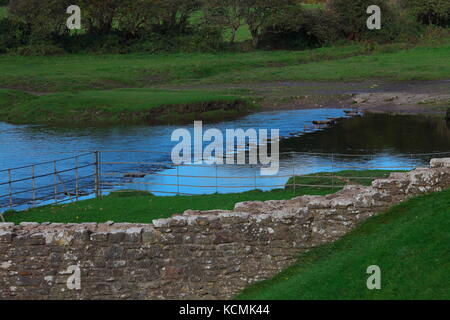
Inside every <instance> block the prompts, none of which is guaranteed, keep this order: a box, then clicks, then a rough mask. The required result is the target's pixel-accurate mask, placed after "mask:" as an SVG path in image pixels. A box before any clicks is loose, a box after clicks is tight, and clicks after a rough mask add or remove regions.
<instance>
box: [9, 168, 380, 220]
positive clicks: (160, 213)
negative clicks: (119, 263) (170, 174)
mask: <svg viewBox="0 0 450 320" xmlns="http://www.w3.org/2000/svg"><path fill="white" fill-rule="evenodd" d="M338 174H339V175H340V176H343V175H346V176H353V177H357V176H359V177H386V176H387V174H388V172H387V171H376V170H372V171H345V172H342V173H338ZM310 179H311V178H307V177H297V183H299V184H307V183H309V182H310ZM316 184H317V185H330V179H326V180H321V181H317V182H316ZM342 185H343V184H342ZM342 185H341V186H342ZM339 189H340V188H339V186H338V185H337V187H336V188H334V189H332V188H328V187H314V188H312V187H301V188H297V189H296V192H294V191H293V190H273V191H269V192H262V191H250V192H244V193H231V194H212V195H199V196H173V197H157V196H148V195H141V194H139V193H138V195H136V193H135V192H130V193H127V194H125V196H121V195H122V194H121V193H112V194H110V195H109V196H106V197H103V198H100V199H92V200H86V201H80V202H77V203H72V204H67V205H57V206H45V207H38V208H35V209H31V210H28V211H23V212H13V213H11V212H9V213H6V214H5V219H6V221H8V222H15V223H20V222H23V221H33V222H48V221H51V222H65V223H70V222H74V223H75V222H106V221H109V220H111V221H114V222H141V223H151V222H152V220H153V219H159V218H167V217H169V216H171V215H173V214H175V213H183V212H184V211H185V210H188V209H192V210H212V209H226V210H229V209H233V208H234V205H235V203H237V202H241V201H266V200H284V199H291V198H293V197H295V196H300V195H305V194H314V195H325V194H330V193H333V192H336V191H337V190H339ZM130 203H132V204H133V205H132V206H130Z"/></svg>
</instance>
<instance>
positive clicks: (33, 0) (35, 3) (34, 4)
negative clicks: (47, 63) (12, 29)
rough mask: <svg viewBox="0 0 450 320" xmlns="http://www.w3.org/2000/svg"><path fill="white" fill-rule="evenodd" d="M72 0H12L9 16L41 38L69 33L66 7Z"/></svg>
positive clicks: (28, 31) (33, 35)
mask: <svg viewBox="0 0 450 320" xmlns="http://www.w3.org/2000/svg"><path fill="white" fill-rule="evenodd" d="M70 2H71V1H70V0H11V2H10V5H9V12H8V14H9V17H10V18H11V20H14V21H16V22H18V23H21V24H22V25H23V26H25V27H26V29H27V30H26V32H27V33H29V34H30V35H31V37H33V38H35V39H39V40H41V41H42V40H44V39H49V38H50V37H51V36H52V35H55V34H62V33H67V32H68V30H67V27H66V20H67V15H66V9H67V7H68V6H69V5H70V4H71V3H70Z"/></svg>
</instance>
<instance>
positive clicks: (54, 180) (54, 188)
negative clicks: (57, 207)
mask: <svg viewBox="0 0 450 320" xmlns="http://www.w3.org/2000/svg"><path fill="white" fill-rule="evenodd" d="M57 174H58V172H57V171H56V160H55V161H53V196H54V198H55V204H56V203H58V197H57V195H58V185H57V182H56V179H57Z"/></svg>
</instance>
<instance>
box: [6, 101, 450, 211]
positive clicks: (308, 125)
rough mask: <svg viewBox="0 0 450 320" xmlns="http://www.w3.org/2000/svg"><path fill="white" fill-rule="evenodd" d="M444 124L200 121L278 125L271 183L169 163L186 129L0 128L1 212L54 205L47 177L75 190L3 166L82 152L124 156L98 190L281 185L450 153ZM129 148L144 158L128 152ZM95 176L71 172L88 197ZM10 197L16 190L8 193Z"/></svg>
mask: <svg viewBox="0 0 450 320" xmlns="http://www.w3.org/2000/svg"><path fill="white" fill-rule="evenodd" d="M338 117H342V118H341V119H340V120H339V121H338V122H337V123H336V124H334V125H331V126H324V127H313V126H312V121H314V120H326V119H328V118H338ZM449 126H450V125H449V124H448V123H446V122H445V121H444V120H440V119H436V118H427V117H422V116H409V115H403V116H395V115H385V114H364V115H363V116H362V117H347V116H346V114H345V113H344V111H343V110H342V109H312V110H288V111H275V112H260V113H255V114H251V115H248V116H246V117H243V118H240V119H237V120H234V121H227V122H220V123H214V124H208V125H204V130H207V129H208V128H217V129H219V130H221V131H222V132H225V130H226V129H236V128H242V129H248V128H254V129H279V130H280V136H281V141H280V153H281V155H280V170H279V172H278V174H277V175H276V176H275V177H270V176H261V175H260V167H259V166H254V165H218V166H215V165H204V166H182V167H176V166H173V165H172V163H171V159H170V152H171V150H172V148H173V146H174V145H175V144H176V142H172V141H171V139H170V137H171V134H172V132H173V130H175V129H178V128H186V129H188V130H190V131H192V124H190V125H185V126H133V127H129V126H128V127H125V126H124V127H115V128H108V127H106V128H94V127H93V128H83V129H79V128H53V127H48V126H30V125H11V124H7V123H0V139H1V140H0V141H1V143H0V206H3V209H5V208H7V207H8V205H9V202H10V201H11V198H13V202H14V203H16V202H24V201H26V200H27V199H28V200H29V199H30V198H31V197H33V196H34V197H35V198H36V199H39V198H42V199H41V201H40V202H39V201H36V204H43V203H48V201H49V200H53V198H52V197H53V194H54V191H55V190H54V188H47V189H45V188H42V186H45V185H47V184H52V182H55V181H56V182H57V183H59V182H61V184H60V185H59V186H58V187H57V188H58V192H62V191H61V190H63V189H62V188H67V189H68V190H69V194H70V193H71V192H72V190H73V188H74V182H73V181H72V180H73V172H61V173H60V174H58V176H55V175H54V176H52V175H50V176H47V177H42V178H39V179H36V181H35V185H34V186H32V182H31V181H30V180H25V181H18V182H15V183H13V184H12V186H11V187H10V186H9V184H8V183H7V182H8V180H9V176H8V171H7V170H6V169H9V168H17V167H22V166H27V165H31V164H34V163H41V162H46V161H50V162H49V163H48V164H45V165H40V166H36V167H35V168H34V175H35V176H39V175H43V174H46V173H49V172H50V173H51V172H53V170H54V164H53V163H52V162H51V161H53V160H55V159H61V158H66V157H70V156H75V155H79V154H83V153H85V152H86V151H87V150H120V151H122V152H111V153H109V152H107V153H101V161H102V166H101V173H102V174H105V175H104V176H102V177H101V180H102V183H103V186H104V187H105V189H106V190H104V192H108V191H109V190H111V189H120V188H125V189H141V190H148V191H151V192H153V193H155V194H158V195H171V194H204V193H215V192H220V193H225V192H242V191H246V190H251V189H254V188H255V187H256V188H258V189H263V190H269V189H274V188H281V187H282V186H283V185H284V184H285V183H286V181H287V180H288V177H289V176H292V175H294V174H296V175H298V174H307V173H312V172H319V171H340V170H345V169H364V168H373V169H405V170H406V169H412V168H414V167H417V166H422V165H426V164H427V162H428V161H429V159H430V158H431V157H432V156H430V155H417V154H425V153H446V152H448V154H447V155H450V128H449ZM137 150H139V151H151V152H144V153H143V152H131V151H137ZM338 154H347V156H342V155H338ZM438 156H444V154H442V155H440V154H439V155H436V157H438ZM77 161H78V162H77V164H78V165H79V166H83V165H88V164H92V163H93V162H94V161H95V158H94V155H93V154H88V155H86V156H82V157H80V158H78V159H77ZM111 162H113V164H106V163H111ZM119 162H120V164H119ZM125 162H127V163H125ZM129 162H145V164H132V163H129ZM74 165H75V164H74V159H69V160H67V161H61V162H58V163H57V171H58V172H60V171H64V170H65V169H71V168H73V167H74ZM93 172H94V167H92V166H89V167H86V168H83V169H80V170H79V172H78V175H79V177H82V176H86V177H87V176H89V177H87V178H86V179H84V180H80V182H79V190H81V191H82V193H83V194H86V195H87V196H88V197H90V196H92V193H93V180H94V177H93V176H92V174H93ZM127 172H143V173H145V174H146V176H145V177H143V178H126V177H125V176H124V173H127ZM32 174H33V172H32V168H31V167H27V168H23V169H19V170H13V171H12V173H11V175H12V177H11V180H13V181H15V180H21V179H24V178H29V177H31V175H32ZM40 187H41V188H40ZM31 188H34V189H35V190H37V191H35V194H34V195H32V194H31V192H27V190H30V189H31ZM10 191H12V192H13V193H16V192H21V191H22V193H21V194H17V195H14V196H13V197H10V196H9V194H10ZM62 197H64V195H63V196H62ZM17 208H23V206H19V207H17ZM17 208H16V209H17Z"/></svg>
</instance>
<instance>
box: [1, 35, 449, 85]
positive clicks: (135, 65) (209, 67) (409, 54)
mask: <svg viewBox="0 0 450 320" xmlns="http://www.w3.org/2000/svg"><path fill="white" fill-rule="evenodd" d="M405 48H406V45H402V44H394V45H384V46H380V47H377V48H368V47H367V46H366V45H363V44H355V45H350V46H343V47H329V48H320V49H315V50H306V51H276V52H268V51H254V52H248V53H221V54H206V53H203V54H202V53H192V54H170V55H156V54H154V55H151V54H127V55H87V54H86V55H65V56H54V57H24V56H8V55H3V56H0V69H1V70H2V72H1V73H0V87H3V88H10V89H26V90H35V91H68V90H81V89H107V88H118V87H154V86H160V85H190V84H210V83H239V82H268V81H281V80H307V81H312V80H315V81H342V80H363V79H370V78H384V79H391V80H414V79H443V78H449V77H450V64H449V63H448V57H449V55H450V42H449V41H446V42H445V44H441V45H439V46H437V45H436V46H434V47H417V48H413V49H410V50H406V49H405Z"/></svg>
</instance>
